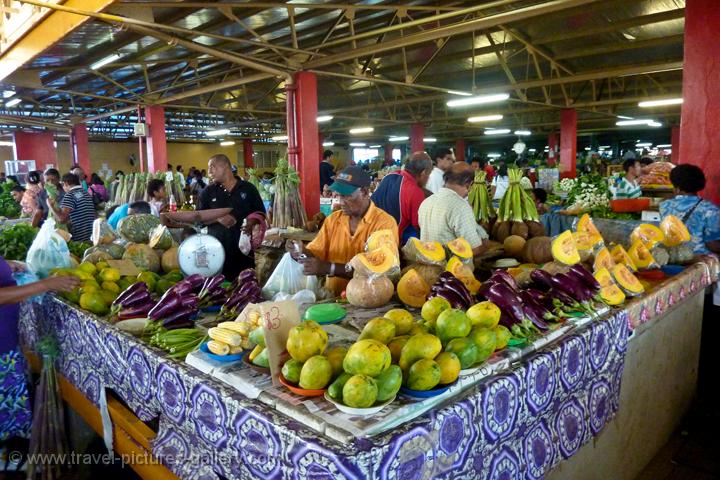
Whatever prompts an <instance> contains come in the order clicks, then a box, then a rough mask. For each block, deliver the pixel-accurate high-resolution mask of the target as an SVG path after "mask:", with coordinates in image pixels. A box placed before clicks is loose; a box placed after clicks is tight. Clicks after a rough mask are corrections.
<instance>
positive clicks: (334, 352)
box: [326, 346, 347, 377]
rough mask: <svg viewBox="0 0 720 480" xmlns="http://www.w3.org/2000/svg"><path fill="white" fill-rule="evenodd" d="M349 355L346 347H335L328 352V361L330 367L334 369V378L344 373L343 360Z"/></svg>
mask: <svg viewBox="0 0 720 480" xmlns="http://www.w3.org/2000/svg"><path fill="white" fill-rule="evenodd" d="M345 355H347V348H345V347H340V346H338V347H333V348H331V349H330V350H328V351H327V354H326V356H327V359H328V360H329V361H330V365H331V366H332V369H333V377H336V376H338V375H339V374H340V373H342V371H343V366H342V365H343V360H345Z"/></svg>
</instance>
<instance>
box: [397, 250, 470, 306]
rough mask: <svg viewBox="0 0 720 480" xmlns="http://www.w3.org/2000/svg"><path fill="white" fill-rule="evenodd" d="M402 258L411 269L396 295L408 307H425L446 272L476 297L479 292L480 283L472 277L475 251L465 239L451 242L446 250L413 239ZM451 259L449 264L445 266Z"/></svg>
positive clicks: (399, 283) (404, 274)
mask: <svg viewBox="0 0 720 480" xmlns="http://www.w3.org/2000/svg"><path fill="white" fill-rule="evenodd" d="M446 250H447V254H446ZM403 254H404V256H405V259H406V260H407V262H408V263H409V265H408V266H407V267H406V268H405V269H403V272H402V273H403V275H402V277H401V278H400V281H399V282H398V286H397V291H398V298H399V299H400V301H401V302H403V303H404V304H405V305H407V306H408V307H415V308H420V307H422V306H423V304H424V303H425V300H426V299H427V297H428V295H429V294H430V291H431V286H432V285H435V284H437V283H438V279H439V278H440V276H441V274H442V273H443V271H447V272H450V273H451V274H452V275H451V276H454V277H456V278H457V279H459V280H460V281H461V282H462V283H463V284H464V285H465V287H466V290H469V291H470V292H472V293H473V294H474V293H475V292H477V290H478V288H480V282H478V281H477V279H476V278H475V276H474V274H473V269H474V264H473V252H472V247H471V246H470V244H469V243H468V241H467V240H465V239H464V238H462V237H460V238H456V239H455V240H453V241H451V242H448V243H447V245H445V247H443V245H441V244H440V243H438V242H421V241H420V240H418V239H417V238H411V239H410V240H409V241H408V242H407V243H406V244H405V246H404V247H403ZM448 255H449V256H450V260H449V261H447V263H446V261H445V259H446V258H447V256H448Z"/></svg>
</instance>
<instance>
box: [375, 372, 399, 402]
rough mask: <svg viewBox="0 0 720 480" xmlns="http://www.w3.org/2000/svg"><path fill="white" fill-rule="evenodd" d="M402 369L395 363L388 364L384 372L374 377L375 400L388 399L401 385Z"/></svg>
mask: <svg viewBox="0 0 720 480" xmlns="http://www.w3.org/2000/svg"><path fill="white" fill-rule="evenodd" d="M402 379H403V375H402V369H400V367H398V366H397V365H390V367H388V368H387V370H385V371H384V372H382V373H381V374H380V375H378V376H377V377H375V383H376V384H377V389H378V391H377V401H378V402H384V401H386V400H390V399H391V398H392V397H393V396H394V395H395V394H397V392H398V390H400V387H401V386H402Z"/></svg>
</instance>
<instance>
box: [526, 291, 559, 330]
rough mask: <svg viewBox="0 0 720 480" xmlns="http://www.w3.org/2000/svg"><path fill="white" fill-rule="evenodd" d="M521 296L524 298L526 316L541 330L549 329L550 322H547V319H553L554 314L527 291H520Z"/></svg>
mask: <svg viewBox="0 0 720 480" xmlns="http://www.w3.org/2000/svg"><path fill="white" fill-rule="evenodd" d="M520 296H521V297H522V299H523V303H522V306H523V311H524V312H525V316H526V317H527V318H529V319H530V321H531V322H532V323H533V325H535V326H536V327H537V328H539V329H540V330H547V329H548V328H549V327H548V324H547V323H545V320H551V319H553V318H554V316H553V314H552V313H551V312H550V311H549V310H547V309H546V308H545V307H544V306H542V305H540V304H539V303H538V302H536V301H535V300H534V299H533V298H532V296H530V295H528V294H527V293H526V292H524V291H523V292H520Z"/></svg>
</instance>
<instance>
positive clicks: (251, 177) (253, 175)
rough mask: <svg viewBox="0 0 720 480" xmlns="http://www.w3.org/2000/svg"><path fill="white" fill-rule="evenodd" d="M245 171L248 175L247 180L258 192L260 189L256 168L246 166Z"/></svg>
mask: <svg viewBox="0 0 720 480" xmlns="http://www.w3.org/2000/svg"><path fill="white" fill-rule="evenodd" d="M245 173H247V176H248V182H250V183H251V184H252V186H253V187H255V189H256V190H257V191H258V192H259V191H260V176H259V175H258V173H257V170H255V169H254V168H246V169H245Z"/></svg>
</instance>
